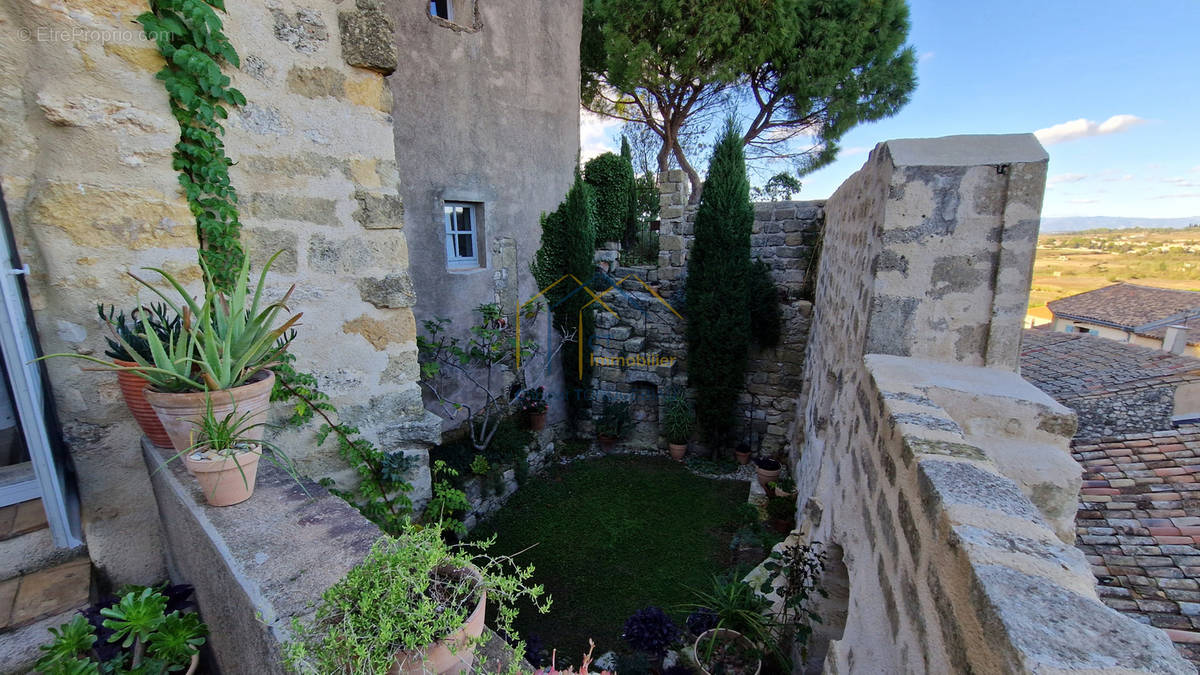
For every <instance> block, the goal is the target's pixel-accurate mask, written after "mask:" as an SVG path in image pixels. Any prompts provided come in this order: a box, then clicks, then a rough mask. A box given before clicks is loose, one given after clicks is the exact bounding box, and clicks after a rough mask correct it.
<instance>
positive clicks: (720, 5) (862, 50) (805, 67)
mask: <svg viewBox="0 0 1200 675" xmlns="http://www.w3.org/2000/svg"><path fill="white" fill-rule="evenodd" d="M583 19H584V29H583V40H582V41H581V44H580V52H581V53H580V61H581V64H580V65H581V75H582V78H581V93H582V96H583V103H584V105H585V106H586V107H587V108H589V109H590V110H593V111H595V112H597V113H600V114H603V115H608V116H611V117H615V118H617V119H622V120H627V121H631V122H634V123H637V124H641V125H644V126H646V127H647V128H648V129H650V130H651V131H652V132H653V133H654V134H655V135H656V136H657V137H658V138H659V139H660V140H661V142H662V150H661V151H660V153H659V155H658V162H659V166H658V170H659V171H665V170H666V169H667V168H668V166H667V164H668V159H669V157H670V156H672V155H673V156H674V158H675V160H676V161H677V162H678V163H679V166H680V168H682V169H683V170H684V171H686V172H687V173H688V174H689V177H690V178H691V180H692V188H693V193H695V194H698V193H699V189H700V185H699V175H698V173H697V172H696V171H695V170H694V169H692V167H691V165H690V163H689V161H688V160H687V158H686V157H685V145H684V141H685V139H686V137H687V134H688V131H689V129H690V128H693V127H697V126H701V127H702V126H703V120H705V119H706V118H709V117H711V116H712V115H713V114H714V113H715V112H716V111H718V110H719V109H721V108H723V107H725V106H727V105H729V101H730V100H731V99H732V100H733V101H735V102H737V103H739V104H740V105H741V107H742V108H743V109H745V110H746V114H747V116H748V118H749V123H748V125H747V127H746V129H745V132H744V133H743V134H742V137H741V141H742V142H743V143H744V144H746V145H747V146H748V147H749V149H750V150H751V151H753V156H754V157H755V158H761V159H763V160H768V159H793V160H795V161H796V162H797V168H798V170H799V171H800V172H801V173H804V172H807V171H811V170H813V169H815V168H817V167H820V166H823V165H825V164H828V163H829V162H831V161H833V159H834V158H835V157H836V156H837V152H838V141H839V140H840V139H841V138H842V137H843V136H844V134H845V133H846V132H847V131H849V130H850V129H851V128H853V127H854V126H856V125H857V124H859V123H861V122H865V121H872V120H878V119H882V118H884V117H888V116H890V115H893V114H895V113H896V112H897V111H898V110H899V109H900V108H901V107H902V106H903V105H905V104H906V103H907V102H908V99H909V95H910V94H911V92H912V90H913V89H914V88H915V87H916V74H915V62H916V59H915V56H914V52H913V49H912V48H911V47H905V46H904V42H905V40H906V39H907V36H908V29H909V23H908V6H907V3H906V2H905V0H878V1H877V2H824V1H822V0H775V1H773V2H745V1H744V0H711V1H710V2H706V3H704V6H703V8H698V7H696V6H694V5H693V4H689V3H682V2H678V1H677V0H587V1H586V2H585V4H584V13H583ZM735 37H736V39H734V38H735ZM800 139H805V140H804V144H803V145H799V142H800ZM810 139H811V142H809V140H810Z"/></svg>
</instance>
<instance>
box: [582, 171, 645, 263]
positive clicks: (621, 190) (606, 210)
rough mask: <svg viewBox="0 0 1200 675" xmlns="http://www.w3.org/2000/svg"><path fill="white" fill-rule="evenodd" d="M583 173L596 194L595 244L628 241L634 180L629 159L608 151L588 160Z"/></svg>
mask: <svg viewBox="0 0 1200 675" xmlns="http://www.w3.org/2000/svg"><path fill="white" fill-rule="evenodd" d="M583 175H584V180H586V181H587V183H588V185H591V186H592V190H593V193H594V194H595V196H596V243H597V244H599V243H601V242H606V241H628V239H627V236H626V235H627V229H628V227H629V218H630V211H631V207H630V203H631V201H632V199H633V195H632V194H631V190H632V189H633V180H634V179H633V165H632V164H630V162H629V159H628V158H625V157H622V156H620V155H614V154H613V153H611V152H606V153H604V154H602V155H598V156H596V157H593V158H592V159H590V160H588V163H587V164H585V165H584V169H583Z"/></svg>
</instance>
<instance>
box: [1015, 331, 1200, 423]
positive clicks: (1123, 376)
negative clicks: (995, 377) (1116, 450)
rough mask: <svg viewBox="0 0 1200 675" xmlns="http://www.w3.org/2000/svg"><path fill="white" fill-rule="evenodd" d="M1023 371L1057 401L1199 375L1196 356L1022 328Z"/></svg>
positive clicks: (1082, 335) (1026, 376) (1094, 337)
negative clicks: (1023, 329)
mask: <svg viewBox="0 0 1200 675" xmlns="http://www.w3.org/2000/svg"><path fill="white" fill-rule="evenodd" d="M1021 376H1022V377H1024V378H1025V379H1027V380H1029V381H1030V382H1032V383H1033V384H1034V385H1036V386H1037V387H1038V388H1039V389H1041V390H1042V391H1044V392H1046V393H1047V394H1050V395H1051V396H1053V397H1054V398H1056V399H1058V400H1060V401H1061V400H1063V399H1064V398H1072V397H1075V396H1084V395H1087V394H1093V393H1098V392H1116V391H1122V390H1126V389H1133V388H1138V387H1143V386H1152V385H1156V384H1161V383H1165V382H1173V381H1185V380H1195V379H1200V359H1196V358H1193V357H1191V356H1179V355H1176V354H1171V353H1169V352H1164V351H1162V350H1161V349H1151V348H1149V347H1142V346H1140V345H1132V344H1128V343H1124V342H1117V341H1115V340H1108V339H1105V338H1101V337H1096V336H1094V335H1086V334H1083V333H1055V332H1048V331H1039V330H1026V331H1024V332H1023V336H1022V342H1021ZM1168 433H1173V432H1168Z"/></svg>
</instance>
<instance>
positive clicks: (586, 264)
mask: <svg viewBox="0 0 1200 675" xmlns="http://www.w3.org/2000/svg"><path fill="white" fill-rule="evenodd" d="M595 241H596V205H595V196H594V195H593V194H592V188H591V186H589V185H588V184H587V183H585V182H584V181H583V178H582V176H581V175H580V174H579V172H578V171H577V172H576V173H575V183H574V184H573V185H572V186H571V189H570V190H569V191H568V192H567V196H566V198H564V199H563V202H562V203H561V204H559V206H558V209H556V210H555V211H554V212H553V213H550V214H548V215H543V216H542V245H541V248H539V249H538V251H537V253H535V254H534V257H533V263H532V264H531V265H530V270H531V271H532V272H533V278H534V279H536V280H537V283H538V287H539V288H542V289H546V288H549V287H550V286H551V285H553V284H555V282H559V280H560V279H562V277H563V276H565V275H571V276H573V277H574V279H564V280H562V281H561V282H559V283H558V284H557V285H555V286H554V287H553V288H551V289H550V290H549V291H547V292H546V301H547V303H548V304H549V306H550V309H551V311H552V312H553V314H554V327H555V328H556V329H557V330H559V331H560V332H561V333H562V334H563V335H573V336H574V339H575V340H577V342H576V343H573V344H570V345H566V346H565V347H564V348H563V349H562V351H561V352H560V355H561V358H562V366H563V378H564V380H565V382H566V385H567V395H568V399H567V400H568V404H569V407H570V409H571V410H572V411H577V410H579V408H580V406H581V405H582V403H583V402H584V401H585V400H586V397H585V396H584V394H585V392H586V391H587V389H588V387H589V385H590V381H591V364H590V363H589V361H590V359H588V358H587V351H588V350H589V349H590V347H591V345H592V335H594V333H595V321H594V318H593V316H594V314H593V308H592V307H588V308H587V309H583V307H584V306H585V305H587V304H588V302H589V301H590V300H591V296H590V295H589V294H588V293H587V292H586V291H584V290H583V289H582V287H581V286H580V284H587V283H588V282H590V281H591V278H592V275H593V273H594V271H595V263H594V253H595ZM576 280H578V282H579V283H576ZM580 344H582V345H583V347H584V358H583V371H582V377H581V376H580V364H579V354H580V351H579V349H578V346H579V345H580Z"/></svg>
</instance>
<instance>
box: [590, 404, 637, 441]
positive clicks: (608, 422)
mask: <svg viewBox="0 0 1200 675" xmlns="http://www.w3.org/2000/svg"><path fill="white" fill-rule="evenodd" d="M631 422H632V417H631V415H630V405H629V401H622V400H618V399H613V398H608V397H605V398H604V399H603V400H601V401H600V414H599V415H597V416H596V433H597V434H598V435H600V436H609V437H612V438H624V437H625V435H626V434H628V433H629V425H630V423H631Z"/></svg>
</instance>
